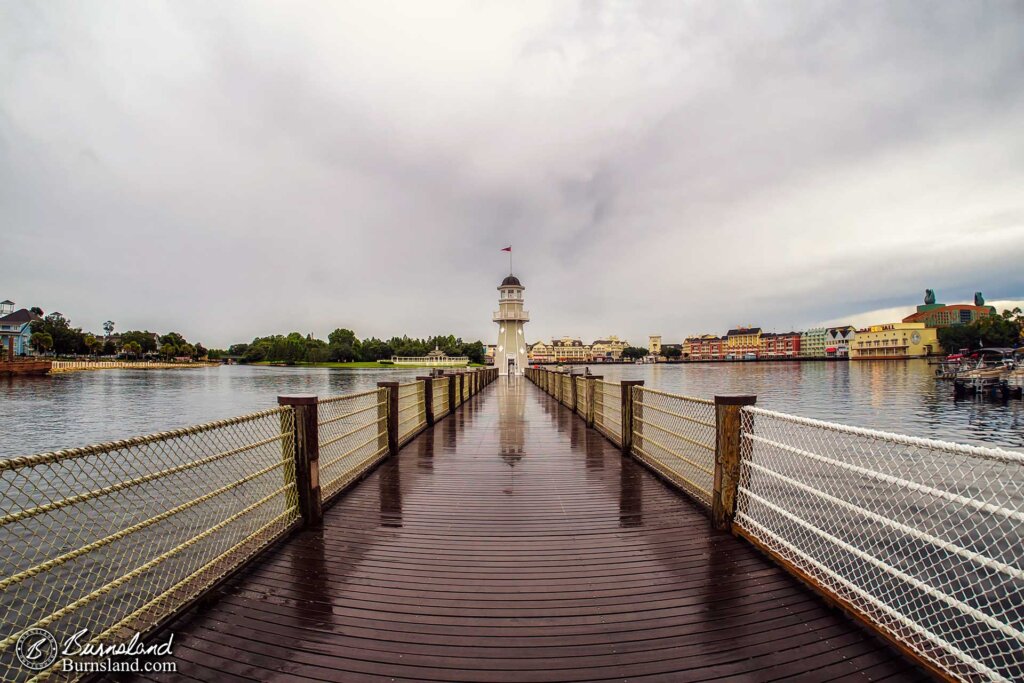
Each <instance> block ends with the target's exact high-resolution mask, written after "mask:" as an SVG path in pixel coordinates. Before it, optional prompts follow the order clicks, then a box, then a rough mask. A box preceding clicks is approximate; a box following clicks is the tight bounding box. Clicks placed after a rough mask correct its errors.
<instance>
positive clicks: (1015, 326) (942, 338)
mask: <svg viewBox="0 0 1024 683" xmlns="http://www.w3.org/2000/svg"><path fill="white" fill-rule="evenodd" d="M938 334H939V344H940V345H941V346H942V348H943V349H944V350H945V351H946V353H956V352H957V351H960V350H961V349H967V350H969V351H976V350H977V349H980V348H983V347H986V346H996V347H1002V348H1015V347H1018V346H1021V345H1024V313H1022V312H1021V309H1020V308H1014V309H1012V310H1004V311H1003V312H1002V314H993V315H986V316H984V317H982V318H978V319H977V320H975V321H974V322H972V323H969V324H967V325H953V326H952V327H940V328H939V333H938Z"/></svg>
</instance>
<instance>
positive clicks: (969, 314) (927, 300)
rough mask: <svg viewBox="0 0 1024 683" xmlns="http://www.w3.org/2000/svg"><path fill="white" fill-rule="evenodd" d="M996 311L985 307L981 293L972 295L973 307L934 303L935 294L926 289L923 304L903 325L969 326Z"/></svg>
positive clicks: (990, 307) (905, 319) (904, 320)
mask: <svg viewBox="0 0 1024 683" xmlns="http://www.w3.org/2000/svg"><path fill="white" fill-rule="evenodd" d="M995 312H996V309H995V308H993V307H992V306H986V305H985V297H984V296H983V295H982V293H981V292H975V293H974V305H973V306H972V305H970V304H953V305H951V306H947V305H946V304H937V303H935V292H934V291H932V290H930V289H927V290H925V295H924V304H923V305H921V306H918V307H917V312H915V313H912V314H911V315H908V316H907V317H906V318H904V319H903V322H905V323H924V324H925V327H952V326H953V325H970V324H971V323H973V322H974V321H975V320H977V319H978V318H984V317H985V316H987V315H993V314H994V313H995Z"/></svg>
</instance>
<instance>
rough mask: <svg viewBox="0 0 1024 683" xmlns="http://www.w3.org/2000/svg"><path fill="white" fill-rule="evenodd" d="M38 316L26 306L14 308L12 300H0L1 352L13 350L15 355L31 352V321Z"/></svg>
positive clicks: (25, 354)
mask: <svg viewBox="0 0 1024 683" xmlns="http://www.w3.org/2000/svg"><path fill="white" fill-rule="evenodd" d="M33 320H39V316H38V315H36V314H35V313H33V312H32V311H30V310H28V309H27V308H19V309H18V310H14V302H13V301H11V300H9V299H8V300H6V301H3V302H0V344H2V349H3V353H4V354H5V355H6V354H9V353H10V352H12V351H13V353H14V355H15V356H27V355H29V354H30V353H31V352H32V347H31V342H32V327H31V325H32V321H33Z"/></svg>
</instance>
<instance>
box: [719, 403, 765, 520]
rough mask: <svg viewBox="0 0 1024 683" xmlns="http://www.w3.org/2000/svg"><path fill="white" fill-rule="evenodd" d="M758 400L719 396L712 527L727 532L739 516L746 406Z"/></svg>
mask: <svg viewBox="0 0 1024 683" xmlns="http://www.w3.org/2000/svg"><path fill="white" fill-rule="evenodd" d="M756 402H757V397H756V396H746V395H726V396H715V485H714V489H713V490H712V492H711V524H712V526H714V528H716V529H719V530H722V531H726V530H729V529H731V528H732V519H733V516H734V515H735V514H736V488H737V487H738V486H739V483H740V444H741V440H742V439H741V436H740V433H741V429H742V422H741V419H740V416H741V412H740V411H741V410H742V408H743V406H752V405H754V403H756Z"/></svg>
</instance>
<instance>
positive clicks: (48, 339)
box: [29, 332, 53, 353]
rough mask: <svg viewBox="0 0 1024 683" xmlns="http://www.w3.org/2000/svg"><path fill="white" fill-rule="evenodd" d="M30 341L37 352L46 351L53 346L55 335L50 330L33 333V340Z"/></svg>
mask: <svg viewBox="0 0 1024 683" xmlns="http://www.w3.org/2000/svg"><path fill="white" fill-rule="evenodd" d="M29 343H30V344H32V348H33V349H35V350H36V353H46V352H47V351H49V350H50V349H52V348H53V337H52V336H51V335H50V333H49V332H36V333H35V334H33V335H32V340H31V342H29Z"/></svg>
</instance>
